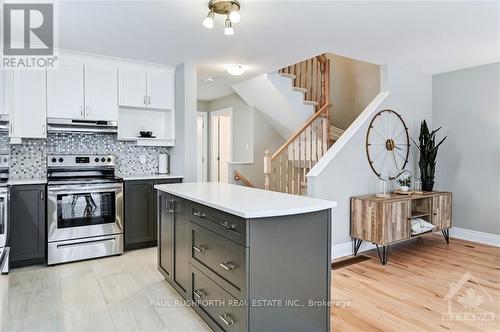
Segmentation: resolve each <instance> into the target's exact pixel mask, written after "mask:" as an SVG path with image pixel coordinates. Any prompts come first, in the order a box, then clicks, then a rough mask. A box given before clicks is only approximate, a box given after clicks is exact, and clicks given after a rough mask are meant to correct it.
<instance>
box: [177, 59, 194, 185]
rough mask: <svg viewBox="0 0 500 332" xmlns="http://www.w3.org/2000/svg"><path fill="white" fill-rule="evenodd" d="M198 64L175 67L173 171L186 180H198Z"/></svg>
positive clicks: (187, 63)
mask: <svg viewBox="0 0 500 332" xmlns="http://www.w3.org/2000/svg"><path fill="white" fill-rule="evenodd" d="M196 108H197V105H196V64H194V63H191V62H186V63H183V64H181V65H179V66H177V67H176V68H175V147H174V148H172V150H171V151H172V153H171V155H172V157H171V172H172V173H174V174H182V175H184V181H185V182H193V181H196V135H193V133H196Z"/></svg>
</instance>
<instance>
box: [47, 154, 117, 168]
mask: <svg viewBox="0 0 500 332" xmlns="http://www.w3.org/2000/svg"><path fill="white" fill-rule="evenodd" d="M115 165H116V157H115V156H113V155H49V156H47V166H48V167H62V166H64V167H79V166H80V167H89V166H92V167H96V166H115Z"/></svg>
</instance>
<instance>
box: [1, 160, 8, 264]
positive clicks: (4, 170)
mask: <svg viewBox="0 0 500 332" xmlns="http://www.w3.org/2000/svg"><path fill="white" fill-rule="evenodd" d="M8 179H9V155H8V154H7V155H4V154H0V273H8V272H9V247H8V246H7V244H8V241H7V240H8V235H9V232H8V231H9V220H8V219H9V218H8V217H9V213H8V207H9V190H8V187H7V180H8Z"/></svg>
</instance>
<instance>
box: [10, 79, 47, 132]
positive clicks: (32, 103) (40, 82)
mask: <svg viewBox="0 0 500 332" xmlns="http://www.w3.org/2000/svg"><path fill="white" fill-rule="evenodd" d="M4 83H5V87H4V88H5V89H4V91H5V102H6V106H7V109H8V113H9V114H10V131H9V136H10V137H13V138H46V137H47V123H46V117H47V107H46V105H47V104H46V102H47V101H46V96H47V94H46V92H47V87H46V72H45V71H41V70H18V71H8V72H5V82H4Z"/></svg>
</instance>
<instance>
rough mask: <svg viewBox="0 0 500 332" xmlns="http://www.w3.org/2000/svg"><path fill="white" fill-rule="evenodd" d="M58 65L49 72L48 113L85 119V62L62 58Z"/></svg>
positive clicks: (52, 116)
mask: <svg viewBox="0 0 500 332" xmlns="http://www.w3.org/2000/svg"><path fill="white" fill-rule="evenodd" d="M58 65H59V68H58V69H54V70H50V71H48V73H47V114H48V116H49V117H51V118H63V119H83V118H84V106H85V105H84V90H83V89H84V88H83V85H84V84H83V80H84V78H83V72H84V69H83V67H84V65H83V62H82V61H79V60H73V59H67V58H61V59H60V61H59V63H58Z"/></svg>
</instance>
